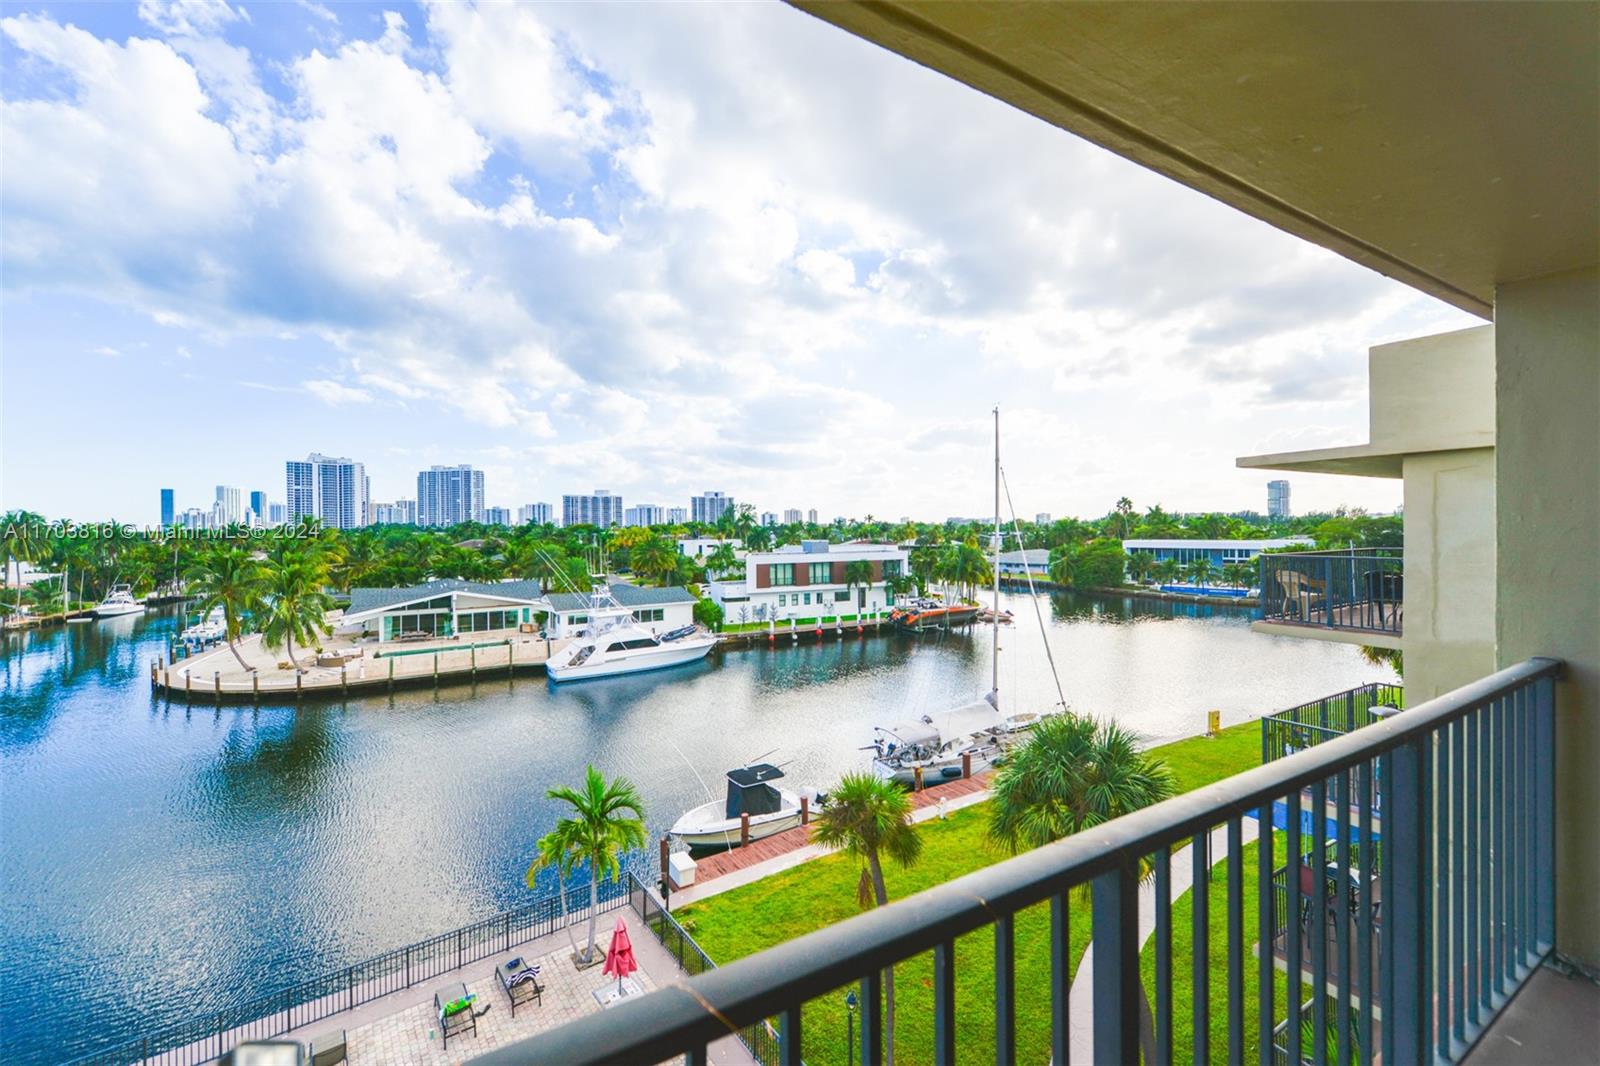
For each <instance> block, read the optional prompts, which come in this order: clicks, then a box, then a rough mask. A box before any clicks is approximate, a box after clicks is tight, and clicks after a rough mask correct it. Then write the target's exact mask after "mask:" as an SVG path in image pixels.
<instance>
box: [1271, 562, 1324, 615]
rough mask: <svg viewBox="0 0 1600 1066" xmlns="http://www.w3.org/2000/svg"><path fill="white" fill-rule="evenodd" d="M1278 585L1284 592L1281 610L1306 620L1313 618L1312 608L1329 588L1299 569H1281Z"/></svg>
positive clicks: (1285, 613)
mask: <svg viewBox="0 0 1600 1066" xmlns="http://www.w3.org/2000/svg"><path fill="white" fill-rule="evenodd" d="M1278 587H1279V589H1280V590H1281V592H1282V594H1283V596H1282V599H1283V602H1282V605H1281V606H1280V607H1279V610H1281V611H1282V612H1283V614H1284V616H1285V617H1289V616H1291V615H1292V616H1293V617H1295V618H1298V619H1300V620H1301V621H1305V622H1309V621H1310V620H1311V608H1312V606H1313V605H1314V604H1315V601H1316V598H1317V597H1318V596H1321V595H1322V594H1323V591H1324V590H1325V589H1326V588H1327V586H1326V585H1325V584H1324V583H1323V582H1321V581H1318V580H1317V579H1316V578H1313V577H1307V576H1306V575H1305V574H1302V573H1300V571H1298V570H1279V571H1278ZM1291 608H1292V609H1291Z"/></svg>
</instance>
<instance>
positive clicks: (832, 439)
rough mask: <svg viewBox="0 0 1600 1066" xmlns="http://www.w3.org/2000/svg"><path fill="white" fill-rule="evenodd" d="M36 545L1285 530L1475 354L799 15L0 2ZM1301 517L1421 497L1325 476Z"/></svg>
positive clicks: (727, 8)
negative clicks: (1086, 527)
mask: <svg viewBox="0 0 1600 1066" xmlns="http://www.w3.org/2000/svg"><path fill="white" fill-rule="evenodd" d="M0 13H3V17H0V75H3V76H0V107H3V110H0V158H3V169H0V270H3V285H0V348H3V352H0V370H3V375H0V389H3V395H0V410H3V414H4V426H3V429H0V446H3V449H4V453H3V456H0V507H4V508H13V507H26V508H28V509H30V510H35V511H40V512H42V513H45V514H47V515H50V516H53V517H65V518H72V519H77V520H93V519H103V518H108V517H116V518H118V519H121V520H124V521H129V522H136V523H151V522H154V521H156V520H157V517H158V513H157V508H158V499H159V490H160V489H161V488H163V487H171V488H173V489H175V490H176V494H177V503H178V507H179V509H180V510H181V509H183V508H185V507H190V506H198V507H202V508H206V507H209V505H210V502H211V500H212V499H213V496H214V486H216V485H218V484H228V485H235V486H238V487H240V488H242V489H243V490H244V491H246V492H249V491H251V490H262V491H265V492H267V494H268V496H269V498H270V499H273V500H282V499H283V498H284V466H283V464H284V461H285V460H287V459H291V458H303V457H304V456H305V455H307V454H308V453H310V452H313V451H316V452H321V453H324V454H327V455H344V456H349V457H351V458H354V459H357V460H360V461H362V462H364V463H365V464H366V468H367V472H368V475H369V477H370V479H371V483H372V495H373V499H374V500H376V501H387V500H392V499H395V498H397V497H405V498H409V497H413V496H414V495H415V486H416V480H415V479H416V471H418V470H419V469H422V468H425V467H427V466H430V465H433V464H439V463H443V464H452V465H454V464H459V463H470V464H472V465H474V466H477V467H480V468H482V469H483V470H484V471H485V482H486V489H487V492H486V495H487V497H488V502H489V503H490V504H491V505H496V506H508V507H512V508H515V507H516V506H518V505H520V504H523V503H529V502H534V501H554V502H559V499H560V496H561V495H562V494H563V493H575V492H587V491H589V490H592V489H595V488H606V489H609V490H611V491H613V492H615V493H619V494H621V495H622V496H623V498H624V500H625V502H626V503H628V504H633V503H655V504H661V505H664V506H686V505H687V499H688V497H689V495H691V494H692V493H697V492H700V491H703V490H708V489H717V490H721V491H725V492H727V493H730V494H732V495H733V496H735V497H736V498H737V499H739V500H740V501H741V502H750V503H752V504H754V505H755V506H756V507H757V508H758V509H759V510H762V511H766V510H771V511H779V512H781V511H782V510H784V509H786V508H790V507H798V508H801V509H810V508H816V509H817V510H818V511H819V512H821V515H822V517H823V518H824V519H827V518H829V517H832V516H834V515H849V516H865V515H868V514H871V515H875V516H877V517H880V518H899V517H901V516H910V517H913V518H918V519H925V520H938V519H943V518H945V517H947V516H951V515H983V514H987V513H989V512H990V511H991V510H992V503H991V493H992V488H991V465H990V464H991V461H992V460H991V444H990V409H991V408H992V407H993V406H994V405H995V404H999V405H1000V407H1001V412H1002V438H1003V439H1002V448H1003V453H1004V454H1003V462H1004V464H1005V467H1006V475H1007V480H1008V482H1009V484H1010V488H1011V494H1012V499H1013V501H1014V504H1015V508H1016V511H1017V513H1018V514H1019V515H1021V516H1023V517H1031V516H1032V515H1034V514H1035V513H1036V512H1039V511H1047V512H1050V513H1052V514H1055V515H1058V516H1060V515H1067V514H1076V515H1081V516H1096V515H1101V514H1104V513H1105V512H1106V511H1107V510H1109V509H1110V507H1111V506H1112V504H1113V503H1114V501H1115V500H1116V499H1117V498H1118V497H1121V496H1124V495H1126V496H1129V497H1130V498H1132V500H1133V501H1134V503H1135V504H1136V505H1137V506H1138V507H1140V508H1141V509H1142V508H1145V507H1148V506H1149V505H1151V504H1155V503H1160V504H1162V505H1163V506H1164V507H1166V508H1167V509H1168V510H1170V511H1200V510H1223V511H1233V510H1245V509H1253V510H1264V509H1265V504H1266V487H1265V483H1266V481H1267V480H1268V479H1269V478H1270V477H1272V476H1273V475H1270V474H1267V473H1264V472H1258V471H1241V470H1237V469H1235V467H1234V459H1235V457H1237V456H1240V455H1249V454H1256V453H1262V452H1274V451H1285V450H1292V449H1302V448H1314V447H1324V446H1332V445H1337V444H1354V443H1360V442H1362V441H1364V440H1366V433H1367V425H1366V422H1367V418H1366V410H1367V408H1366V351H1367V348H1368V347H1370V346H1371V345H1374V344H1378V343H1383V342H1387V341H1392V340H1398V339H1402V338H1405V337H1410V336H1418V335H1422V334H1427V333H1434V332H1441V331H1444V330H1448V329H1458V328H1463V327H1466V326H1470V325H1475V324H1478V323H1477V320H1475V319H1473V318H1471V317H1470V316H1468V315H1466V314H1465V313H1463V312H1460V311H1458V310H1455V309H1453V308H1450V307H1448V306H1446V305H1444V304H1442V303H1440V302H1438V301H1437V300H1434V299H1432V298H1431V297H1428V296H1425V295H1422V294H1420V293H1417V292H1415V291H1413V290H1411V289H1409V288H1407V287H1405V286H1403V285H1401V284H1400V283H1398V282H1395V281H1392V280H1389V279H1386V278H1384V277H1382V276H1381V275H1378V274H1376V273H1373V272H1371V271H1369V270H1367V269H1366V268H1364V267H1360V266H1357V265H1355V264H1353V263H1350V262H1347V261H1345V260H1343V259H1341V258H1339V257H1338V256H1335V255H1334V254H1332V253H1330V252H1327V251H1324V250H1322V249H1320V248H1317V247H1315V246H1313V245H1310V244H1308V243H1306V242H1304V241H1301V240H1298V239H1297V238H1294V237H1291V236H1288V235H1287V234H1284V233H1281V232H1279V231H1277V230H1274V229H1273V228H1271V227H1269V226H1267V225H1266V224H1264V223H1261V222H1258V221H1256V220H1254V219H1252V218H1249V217H1248V216H1245V215H1243V214H1241V213H1239V212H1237V211H1235V210H1233V209H1231V208H1228V207H1225V206H1223V205H1222V204H1220V203H1217V202H1215V201H1212V200H1210V199H1207V198H1206V197H1204V196H1202V195H1200V194H1199V193H1196V192H1193V191H1191V190H1189V189H1187V188H1185V187H1183V186H1181V185H1178V184H1176V183H1174V182H1171V181H1169V180H1167V179H1165V178H1163V177H1160V176H1158V175H1156V174H1153V173H1151V172H1149V171H1146V170H1143V169H1141V168H1139V167H1138V166H1136V165H1134V164H1132V163H1129V162H1127V161H1125V160H1123V159H1121V158H1119V157H1117V156H1114V155H1112V154H1110V153H1108V152H1106V151H1104V150H1102V149H1099V148H1097V147H1095V146H1093V145H1091V144H1089V143H1088V142H1086V141H1083V140H1080V139H1078V138H1076V137H1074V136H1072V135H1071V134H1068V133H1066V132H1064V131H1062V130H1059V129H1057V128H1055V127H1053V126H1050V125H1047V124H1045V123H1043V122H1041V121H1039V120H1037V119H1034V118H1032V117H1030V116H1028V115H1026V114H1023V113H1022V112H1019V111H1016V110H1014V109H1012V108H1010V107H1008V106H1007V105H1005V104H1002V103H1000V102H998V101H995V100H993V99H990V98H988V97H985V96H983V95H981V94H979V93H977V92H975V91H973V90H971V89H969V88H967V87H965V86H963V85H960V84H958V83H956V82H954V81H951V80H949V79H947V78H945V77H943V76H942V75H939V74H937V73H934V72H932V71H929V70H926V69H924V68H921V67H918V66H916V65H915V64H912V63H910V62H908V61H906V60H904V59H901V58H900V57H898V56H895V55H892V54H890V53H888V52H885V51H883V50H881V49H878V48H877V47H875V46H873V45H870V44H868V43H866V42H864V41H861V40H859V39H857V38H854V37H852V36H850V35H848V34H846V33H844V32H843V31H841V30H838V29H836V28H834V27H832V26H829V25H827V24H824V23H822V22H820V21H817V20H815V19H813V18H811V17H810V16H808V15H805V14H803V13H801V12H798V11H796V10H794V9H792V8H789V7H787V6H784V5H781V4H776V3H771V4H768V3H747V4H738V5H734V4H681V5H674V4H667V3H663V4H651V5H643V4H615V5H613V4H604V3H591V4H552V5H539V4H533V5H525V6H512V5H492V6H489V5H486V6H481V7H474V6H471V5H469V4H466V3H451V4H439V5H431V4H424V5H421V6H417V5H411V4H391V3H380V4H360V3H352V4H338V5H333V6H327V7H325V6H322V5H321V4H318V3H315V2H311V0H298V2H288V0H284V2H277V3H248V4H231V5H230V4H225V3H201V2H196V0H184V2H179V3H157V2H153V0H145V2H141V3H138V4H126V5H117V4H99V3H97V4H83V5H74V4H58V3H46V4H13V3H5V4H4V5H3V6H0ZM1290 481H1291V484H1292V486H1293V493H1294V500H1293V502H1294V506H1295V509H1296V511H1306V510H1313V509H1328V508H1332V507H1335V506H1337V505H1340V504H1344V505H1348V506H1352V507H1366V508H1368V509H1370V510H1374V511H1388V510H1392V509H1394V508H1395V507H1396V506H1397V505H1398V504H1399V502H1400V483H1399V482H1398V481H1392V480H1379V479H1362V478H1336V477H1318V476H1312V475H1296V476H1292V477H1291V478H1290Z"/></svg>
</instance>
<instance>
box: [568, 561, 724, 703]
mask: <svg viewBox="0 0 1600 1066" xmlns="http://www.w3.org/2000/svg"><path fill="white" fill-rule="evenodd" d="M590 605H591V606H590V610H589V624H588V625H587V626H585V627H584V629H583V631H582V632H581V633H580V634H579V635H578V636H577V637H576V638H574V639H573V641H572V642H571V643H570V644H568V645H567V646H566V647H564V648H562V649H561V650H560V651H558V652H556V653H555V654H554V655H552V656H551V657H550V661H549V662H548V663H546V664H545V669H546V671H547V672H548V673H549V675H550V679H551V680H552V681H582V680H586V679H588V678H594V677H612V676H615V675H617V674H634V673H639V672H641V671H644V670H660V669H663V668H665V667H668V666H682V665H683V664H685V663H693V662H699V661H700V660H701V659H704V658H705V657H706V656H707V655H708V654H710V652H711V649H712V648H714V647H715V646H716V643H717V638H716V637H715V636H714V635H713V634H711V633H707V632H706V631H705V630H703V629H701V628H700V627H699V626H684V627H683V628H682V629H675V630H673V631H672V632H670V633H663V634H662V635H660V636H657V635H656V634H655V633H653V632H651V631H650V629H649V627H647V626H643V625H640V624H639V623H638V622H637V621H636V620H635V619H634V617H633V611H632V610H630V609H629V608H627V607H624V606H622V604H620V603H618V602H617V601H616V598H615V597H613V596H612V595H611V593H610V591H609V590H608V589H607V588H606V587H605V586H604V585H601V586H599V587H598V588H596V589H595V590H594V592H593V593H591V594H590Z"/></svg>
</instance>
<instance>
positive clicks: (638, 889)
mask: <svg viewBox="0 0 1600 1066" xmlns="http://www.w3.org/2000/svg"><path fill="white" fill-rule="evenodd" d="M628 897H629V902H630V903H632V905H633V909H634V910H635V911H636V912H638V914H639V918H640V920H642V921H643V922H644V924H645V928H647V929H649V930H650V932H652V933H654V934H655V937H656V939H657V940H659V941H661V946H662V947H664V948H666V949H667V954H669V955H671V956H673V957H674V958H675V959H677V960H678V969H680V970H682V971H683V972H684V973H686V974H689V975H691V976H693V975H695V974H700V973H705V972H706V971H707V970H714V969H716V968H717V964H716V963H714V962H712V961H711V956H709V955H707V954H706V953H705V952H704V951H702V950H701V948H700V945H699V944H697V943H695V940H694V937H692V936H690V935H689V934H688V932H687V931H686V930H685V929H684V928H683V926H681V925H679V924H678V920H677V919H676V918H674V917H673V916H672V915H671V914H670V913H668V911H667V909H666V907H665V906H663V905H662V902H661V897H660V896H658V895H656V893H655V891H654V890H653V889H651V888H650V887H649V886H648V885H646V884H645V883H644V882H643V881H640V880H639V879H638V878H637V877H635V876H634V875H633V874H632V873H630V874H628ZM737 1036H738V1037H739V1040H740V1041H741V1042H742V1043H743V1044H744V1046H745V1048H746V1049H747V1050H748V1051H749V1052H750V1055H751V1057H752V1058H754V1059H755V1060H756V1061H757V1062H759V1063H761V1066H777V1064H778V1062H779V1057H778V1034H777V1030H776V1029H774V1028H773V1026H772V1023H771V1021H769V1020H767V1019H762V1020H761V1021H758V1022H755V1023H753V1024H751V1025H746V1026H744V1027H743V1028H742V1029H739V1030H738V1031H737Z"/></svg>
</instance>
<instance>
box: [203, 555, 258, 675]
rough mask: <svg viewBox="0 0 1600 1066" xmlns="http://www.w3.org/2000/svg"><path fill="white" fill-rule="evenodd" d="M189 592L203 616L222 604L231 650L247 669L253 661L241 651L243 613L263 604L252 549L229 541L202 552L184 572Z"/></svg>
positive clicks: (223, 618) (253, 610)
mask: <svg viewBox="0 0 1600 1066" xmlns="http://www.w3.org/2000/svg"><path fill="white" fill-rule="evenodd" d="M184 581H185V582H186V583H187V584H188V587H189V592H190V593H191V594H192V595H195V596H198V597H199V599H200V602H199V603H198V604H196V605H195V610H197V611H199V612H200V614H201V615H202V616H204V615H207V614H210V613H211V612H212V611H213V610H214V609H216V608H218V607H221V608H222V620H223V637H224V639H226V640H227V642H228V650H229V651H231V652H233V657H234V658H235V659H237V660H239V665H240V666H241V667H243V668H244V669H245V670H249V669H250V665H249V664H248V663H246V662H245V661H244V656H242V655H240V654H239V638H240V637H241V636H242V635H243V634H244V616H245V615H247V614H251V613H253V612H255V611H256V610H257V609H259V608H260V606H261V564H260V563H258V562H256V560H255V559H254V558H253V557H252V556H251V554H250V552H249V551H247V550H245V549H244V548H241V547H239V546H238V545H237V544H234V543H229V544H227V545H225V546H223V547H219V548H216V549H213V550H212V551H210V552H207V553H206V554H205V555H202V556H201V557H200V558H199V559H198V560H197V561H196V562H195V564H194V566H193V567H191V568H190V570H189V572H188V573H187V574H185V575H184Z"/></svg>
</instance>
